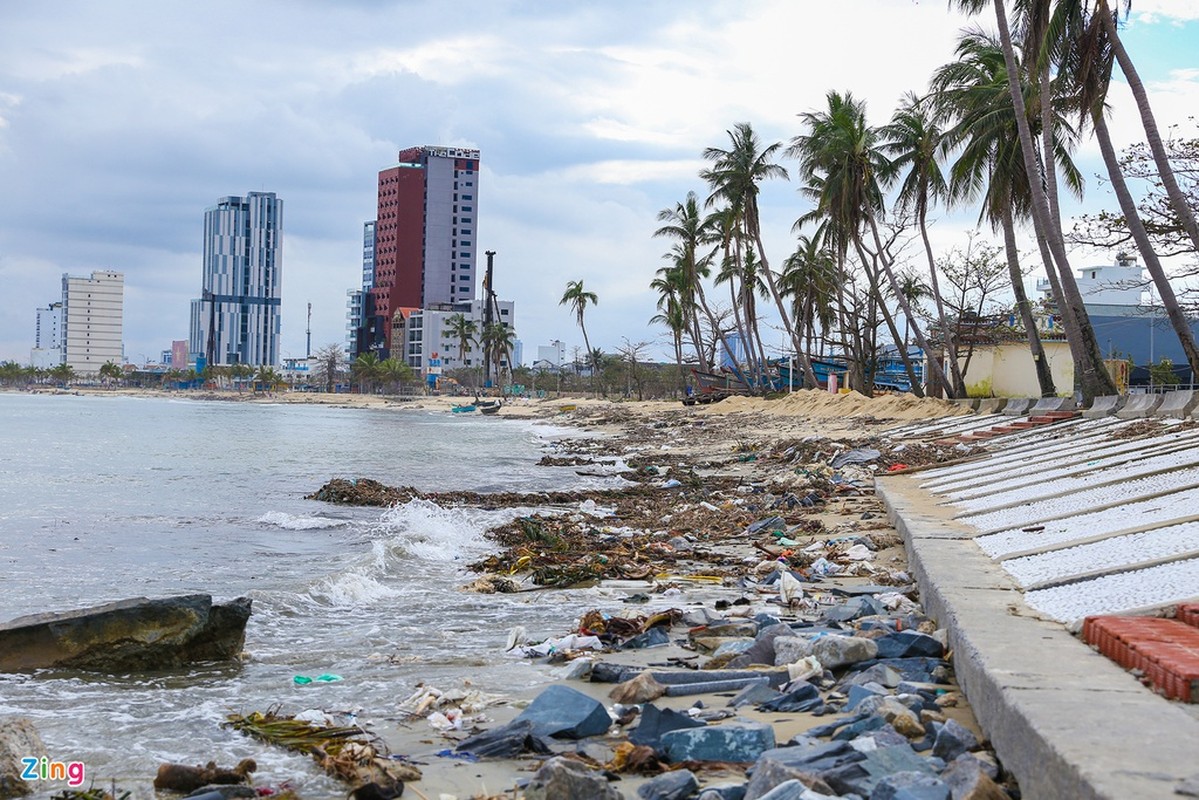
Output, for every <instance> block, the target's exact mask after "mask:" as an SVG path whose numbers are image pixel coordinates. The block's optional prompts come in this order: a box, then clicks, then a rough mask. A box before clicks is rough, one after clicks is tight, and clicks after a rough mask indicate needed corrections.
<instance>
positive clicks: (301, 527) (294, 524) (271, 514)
mask: <svg viewBox="0 0 1199 800" xmlns="http://www.w3.org/2000/svg"><path fill="white" fill-rule="evenodd" d="M257 521H258V522H261V523H263V524H264V525H275V526H276V527H279V528H284V529H286V530H289V531H312V530H323V529H325V528H340V527H342V526H344V525H348V524H349V523H348V522H347V521H346V520H344V519H329V518H328V517H299V516H296V515H294V514H288V513H286V512H283V511H268V512H266V513H265V514H263V515H262V516H261V517H259V518H258V520H257Z"/></svg>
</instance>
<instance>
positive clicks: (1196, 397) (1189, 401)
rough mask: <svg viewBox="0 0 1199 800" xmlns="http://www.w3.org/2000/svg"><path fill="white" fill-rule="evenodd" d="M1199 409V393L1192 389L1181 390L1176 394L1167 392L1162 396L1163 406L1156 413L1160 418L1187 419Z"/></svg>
mask: <svg viewBox="0 0 1199 800" xmlns="http://www.w3.org/2000/svg"><path fill="white" fill-rule="evenodd" d="M1196 408H1199V392H1194V391H1192V390H1190V389H1180V390H1178V391H1176V392H1166V393H1165V394H1164V395H1162V404H1161V405H1160V406H1158V407H1157V411H1155V412H1154V415H1155V416H1158V417H1173V418H1175V419H1186V418H1187V417H1189V416H1190V415H1191V413H1192V412H1193V411H1194V410H1195V409H1196Z"/></svg>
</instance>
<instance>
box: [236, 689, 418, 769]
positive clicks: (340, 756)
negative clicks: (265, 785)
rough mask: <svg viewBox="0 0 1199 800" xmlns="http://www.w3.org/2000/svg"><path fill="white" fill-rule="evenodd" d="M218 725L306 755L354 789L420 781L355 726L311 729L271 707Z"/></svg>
mask: <svg viewBox="0 0 1199 800" xmlns="http://www.w3.org/2000/svg"><path fill="white" fill-rule="evenodd" d="M222 725H223V727H229V728H232V729H234V730H236V731H238V732H239V733H243V734H245V735H246V736H250V737H252V738H254V739H258V740H260V741H263V742H267V743H269V744H274V745H278V746H279V747H283V748H285V749H288V750H293V751H295V752H298V753H304V754H306V755H309V756H311V757H312V759H313V760H314V761H315V762H316V763H317V765H318V766H320V767H321V769H323V770H324V771H325V772H327V773H328V774H330V775H332V776H334V777H336V778H340V779H341V780H343V781H346V782H347V783H350V784H351V785H354V786H361V785H363V784H368V783H375V784H378V785H380V786H389V787H396V786H400V785H402V784H403V783H406V782H409V781H415V780H419V779H420V777H421V772H420V770H419V769H417V768H416V767H414V766H411V765H409V764H405V763H403V762H401V761H398V760H395V759H392V758H389V757H388V756H389V753H388V751H387V747H386V745H384V744H383V742H382V741H381V740H380V739H379V738H378V737H376V736H374V735H373V734H371V733H370V732H369V731H367V730H365V729H364V728H362V727H361V726H359V725H357V724H355V725H352V726H339V727H329V726H324V725H319V724H315V725H314V724H312V723H310V722H306V721H304V720H301V719H296V718H295V717H294V716H288V715H283V714H280V713H279V709H278V707H275V708H271V709H269V710H267V711H266V712H261V711H254V712H252V713H250V714H245V715H242V714H230V715H229V716H228V717H226V721H225V722H224V723H223V724H222Z"/></svg>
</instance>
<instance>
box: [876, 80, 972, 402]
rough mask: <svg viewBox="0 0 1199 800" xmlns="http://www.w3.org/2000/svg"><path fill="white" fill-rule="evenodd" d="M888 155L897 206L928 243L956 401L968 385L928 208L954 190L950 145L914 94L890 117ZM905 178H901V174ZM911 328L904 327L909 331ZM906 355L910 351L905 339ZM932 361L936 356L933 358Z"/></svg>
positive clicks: (886, 141)
mask: <svg viewBox="0 0 1199 800" xmlns="http://www.w3.org/2000/svg"><path fill="white" fill-rule="evenodd" d="M881 133H882V136H883V139H884V141H883V145H882V147H883V151H884V152H886V153H888V154H890V155H891V156H892V157H893V159H892V161H891V166H892V169H894V170H896V174H895V178H896V179H897V180H901V182H900V186H899V194H898V195H897V197H896V202H897V203H899V205H900V206H901V207H907V208H911V209H912V210H913V211H914V212H915V214H916V224H917V225H919V226H920V238H921V239H922V240H923V242H924V253H925V256H926V257H927V258H928V277H929V281H930V283H931V287H930V288H931V292H930V294H931V295H932V298H933V303H934V304H935V305H936V308H937V321H938V322H939V323H940V325H941V336H942V338H943V339H944V341H945V348H946V350H947V351H948V352H949V371H950V373H951V376H952V378H953V386H952V387H950V393H951V395H952V396H953V397H965V396H966V385H965V382H964V381H963V380H962V372H961V369H960V367H959V366H958V354H957V343H956V342H955V341H954V338H953V336H951V335H950V330H949V323H948V322H947V321H946V318H945V304H944V303H943V302H942V300H941V287H940V285H939V284H938V283H937V261H936V258H935V257H934V256H933V246H932V243H931V242H930V241H929V239H928V207H929V203H930V202H936V201H938V200H941V199H944V198H945V197H946V196H947V194H948V192H949V184H948V183H947V182H946V180H945V175H944V173H942V172H941V163H940V162H941V160H942V159H943V158H944V157H945V154H946V150H947V149H948V142H947V140H946V139H945V136H944V134H943V133H942V131H941V129H940V128H939V127H938V126H937V122H936V120H935V119H934V117H933V115H932V114H931V113H930V111H929V104H928V103H927V102H926V101H925V99H923V98H918V97H916V95H915V94H914V93H912V92H908V93H907V94H906V95H904V97H903V100H902V101H901V102H900V105H899V108H897V109H896V110H895V114H894V115H893V116H892V117H891V123H890V124H889V125H885V126H883V129H882V131H881ZM905 170H906V173H907V174H906V175H903V177H902V179H901V178H900V173H903V172H904V171H905ZM909 299H911V298H910V297H909ZM907 324H908V323H907V322H905V323H904V325H905V326H906V325H907ZM904 338H905V349H906V338H907V337H906V336H905V337H904ZM928 356H929V358H937V357H938V356H937V354H935V353H929V354H928Z"/></svg>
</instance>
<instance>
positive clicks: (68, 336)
mask: <svg viewBox="0 0 1199 800" xmlns="http://www.w3.org/2000/svg"><path fill="white" fill-rule="evenodd" d="M124 306H125V276H124V275H123V274H121V273H120V272H111V271H103V272H93V273H92V274H91V277H88V278H82V277H76V276H72V275H67V274H65V273H64V274H63V276H62V339H61V341H62V363H64V364H66V365H68V366H70V367H71V368H73V369H74V370H75V371H76V372H77V373H79V374H81V375H86V374H94V373H96V372H99V371H100V367H102V366H104V364H105V363H107V362H109V361H111V362H112V363H114V364H120V363H122V361H124V347H123V345H122V342H121V333H122V324H123V316H124Z"/></svg>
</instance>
